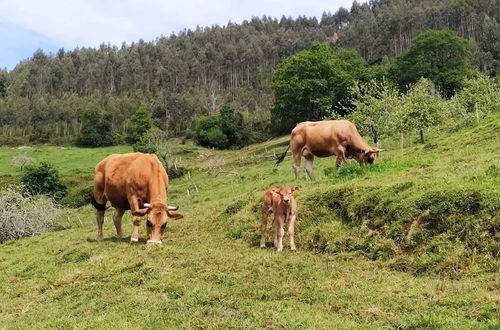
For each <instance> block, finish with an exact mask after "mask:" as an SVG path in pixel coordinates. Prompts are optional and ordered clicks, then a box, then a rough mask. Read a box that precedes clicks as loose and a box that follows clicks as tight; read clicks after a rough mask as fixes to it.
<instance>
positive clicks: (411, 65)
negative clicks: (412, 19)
mask: <svg viewBox="0 0 500 330" xmlns="http://www.w3.org/2000/svg"><path fill="white" fill-rule="evenodd" d="M474 72H475V70H474V68H473V66H472V50H471V45H470V43H469V42H468V41H467V40H465V39H463V38H460V37H459V36H457V35H456V33H455V32H453V31H450V30H439V31H438V30H428V31H425V32H422V33H420V34H419V35H418V36H417V37H416V38H415V40H414V41H413V44H412V46H411V47H410V49H408V50H407V51H406V52H404V53H403V54H401V55H400V56H398V57H396V61H395V63H394V66H393V67H392V70H391V73H392V77H393V79H394V81H396V82H397V83H398V85H399V87H400V89H401V90H402V91H405V90H407V89H408V87H409V86H410V85H413V84H414V83H416V82H417V81H418V80H419V79H420V78H422V77H423V78H427V79H430V80H431V81H432V82H433V83H434V84H435V85H436V86H437V88H438V89H439V90H440V92H441V93H443V95H444V96H445V97H447V98H449V97H451V96H453V94H455V93H456V92H457V91H459V90H460V89H462V87H463V82H464V81H465V79H466V78H467V77H468V76H470V75H473V74H474Z"/></svg>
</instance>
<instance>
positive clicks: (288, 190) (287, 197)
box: [273, 186, 299, 204]
mask: <svg viewBox="0 0 500 330" xmlns="http://www.w3.org/2000/svg"><path fill="white" fill-rule="evenodd" d="M298 192H299V187H289V186H281V187H280V188H274V189H273V193H275V194H277V195H279V198H280V200H281V202H283V203H285V204H290V201H291V200H292V196H293V195H295V194H296V193H298Z"/></svg>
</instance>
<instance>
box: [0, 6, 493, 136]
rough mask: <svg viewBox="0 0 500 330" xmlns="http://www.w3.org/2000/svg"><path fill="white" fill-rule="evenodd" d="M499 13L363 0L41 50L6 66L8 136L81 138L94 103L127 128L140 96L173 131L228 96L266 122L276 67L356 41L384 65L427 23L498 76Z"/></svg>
mask: <svg viewBox="0 0 500 330" xmlns="http://www.w3.org/2000/svg"><path fill="white" fill-rule="evenodd" d="M325 9H326V10H328V8H325ZM499 21H500V0H413V1H410V0H371V1H369V2H368V3H359V2H357V1H355V2H354V3H353V5H352V7H351V8H350V10H348V9H345V8H340V9H339V10H338V11H336V12H335V13H333V14H332V13H330V12H328V11H326V12H325V13H324V14H323V15H322V17H321V18H319V19H318V18H315V17H312V18H310V17H298V18H289V17H282V18H281V19H276V18H271V17H266V16H264V17H253V18H251V19H249V20H248V21H243V22H242V23H241V24H234V23H228V24H227V25H226V26H222V27H221V26H216V25H215V26H212V27H206V28H201V27H198V28H196V29H195V30H184V31H181V32H179V33H177V34H173V35H170V36H168V37H167V36H161V37H158V38H157V39H156V40H154V41H150V42H147V41H143V40H139V41H137V42H135V43H132V44H130V45H127V44H123V45H121V46H116V45H109V44H102V45H101V46H100V47H98V48H85V47H83V48H77V49H74V50H64V49H61V50H59V51H58V52H57V53H56V54H45V53H44V52H43V51H41V50H38V51H37V52H35V53H34V54H33V56H32V57H31V58H29V59H27V60H25V61H22V62H21V63H19V64H18V65H17V66H16V67H15V68H14V69H13V70H12V71H10V72H7V71H5V70H1V71H0V136H3V137H4V140H5V138H6V137H22V138H24V139H25V140H30V141H36V142H47V141H54V140H57V139H66V138H68V137H74V136H75V135H77V134H78V132H79V131H80V129H81V122H80V121H79V114H81V112H82V110H84V109H85V108H86V107H88V106H89V105H91V104H96V105H98V106H100V107H102V108H104V109H106V111H108V112H110V114H111V115H112V116H111V118H112V127H113V131H114V132H115V133H117V134H121V135H123V136H125V135H126V132H127V130H128V128H129V124H130V117H131V115H132V113H133V112H134V111H135V110H136V109H137V108H138V107H139V106H140V105H141V104H146V105H148V106H149V107H150V108H151V110H152V113H153V118H154V120H155V123H156V125H157V126H159V127H160V128H163V129H168V131H169V134H171V135H183V134H186V132H189V131H192V130H193V127H192V124H193V122H194V120H195V119H196V118H197V117H198V116H200V115H206V114H210V113H214V112H216V111H217V110H218V109H219V107H220V106H221V105H223V104H225V103H232V104H233V105H234V106H235V108H236V109H238V111H240V112H241V113H242V114H243V116H244V118H245V121H246V122H247V123H248V125H249V126H250V127H251V128H252V127H253V128H254V129H263V128H265V127H266V125H269V122H270V112H269V110H270V108H271V107H272V105H273V91H272V88H271V76H272V70H273V69H274V68H275V67H276V65H277V64H278V63H279V61H280V60H281V59H282V58H284V57H287V56H290V55H292V54H295V53H297V52H298V51H301V50H304V49H308V48H310V47H311V46H312V45H313V44H314V43H316V42H326V43H329V44H330V45H331V46H332V47H333V48H351V49H355V50H357V52H358V53H359V54H360V55H361V56H362V57H363V58H364V59H365V60H366V61H367V62H368V64H370V65H385V64H388V63H391V62H392V61H393V59H394V57H395V56H397V55H398V54H400V53H402V52H403V51H405V50H406V49H407V48H408V47H410V46H411V44H412V40H413V39H414V38H415V37H416V35H417V34H418V33H420V32H422V31H423V30H426V29H451V30H453V31H455V32H456V33H457V34H458V35H459V36H461V37H463V38H466V39H468V40H470V41H471V42H472V43H473V45H474V46H475V49H474V60H475V64H476V65H477V66H478V68H479V69H480V70H481V71H482V72H483V73H485V74H486V75H490V76H496V75H497V74H498V72H500V24H499ZM0 66H1V63H0Z"/></svg>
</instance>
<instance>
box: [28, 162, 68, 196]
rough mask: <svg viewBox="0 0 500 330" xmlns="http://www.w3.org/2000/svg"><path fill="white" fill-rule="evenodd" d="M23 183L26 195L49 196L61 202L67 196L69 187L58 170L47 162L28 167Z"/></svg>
mask: <svg viewBox="0 0 500 330" xmlns="http://www.w3.org/2000/svg"><path fill="white" fill-rule="evenodd" d="M21 183H22V185H23V191H24V194H25V195H27V196H33V195H47V196H49V197H52V198H53V199H55V200H60V199H62V198H63V197H64V196H66V194H67V187H66V185H65V184H64V182H63V181H62V180H61V178H60V176H59V172H58V171H57V169H56V168H55V167H54V166H52V165H51V164H48V163H45V162H42V163H40V164H39V165H29V166H27V167H26V173H25V174H24V175H23V177H22V178H21Z"/></svg>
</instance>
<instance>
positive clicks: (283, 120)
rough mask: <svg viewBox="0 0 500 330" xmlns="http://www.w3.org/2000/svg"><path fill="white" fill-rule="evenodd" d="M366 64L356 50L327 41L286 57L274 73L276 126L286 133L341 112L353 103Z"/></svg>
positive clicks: (274, 124) (274, 119) (274, 116)
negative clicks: (353, 88)
mask: <svg viewBox="0 0 500 330" xmlns="http://www.w3.org/2000/svg"><path fill="white" fill-rule="evenodd" d="M364 66H366V63H365V61H364V60H363V59H362V58H360V57H359V55H358V54H357V53H356V52H354V51H346V50H342V51H339V52H333V51H332V49H331V48H330V47H329V46H328V45H326V44H316V45H314V46H313V47H312V49H311V50H304V51H301V52H299V53H297V54H295V55H293V56H290V57H288V58H285V59H284V60H283V61H282V62H281V63H280V64H279V65H278V66H277V68H276V69H275V71H274V75H273V81H272V86H273V88H274V92H275V104H274V107H273V108H272V109H271V116H272V118H271V120H272V122H273V127H274V128H275V129H276V130H277V131H278V132H279V133H284V132H288V131H289V130H290V129H291V128H293V126H294V125H295V124H296V123H298V122H301V121H306V120H319V119H323V118H324V117H327V116H331V114H332V112H334V113H339V112H341V111H342V109H343V108H344V107H345V106H346V105H348V104H349V100H350V95H349V89H350V87H351V86H352V85H353V84H354V81H355V80H356V79H357V78H359V77H358V74H359V73H360V72H362V71H363V67H364Z"/></svg>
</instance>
